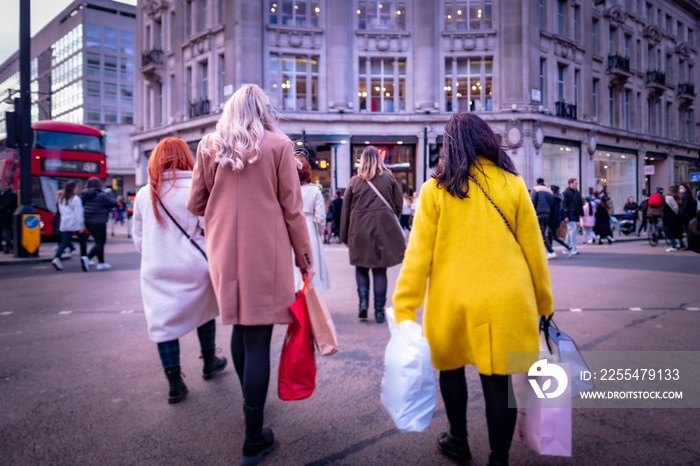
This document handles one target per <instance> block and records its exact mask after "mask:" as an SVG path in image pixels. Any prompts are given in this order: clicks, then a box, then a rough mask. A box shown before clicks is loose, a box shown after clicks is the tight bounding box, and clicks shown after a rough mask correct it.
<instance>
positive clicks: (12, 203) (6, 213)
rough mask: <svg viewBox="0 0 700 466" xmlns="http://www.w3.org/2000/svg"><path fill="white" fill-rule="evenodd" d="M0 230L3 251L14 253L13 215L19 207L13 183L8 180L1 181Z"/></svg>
mask: <svg viewBox="0 0 700 466" xmlns="http://www.w3.org/2000/svg"><path fill="white" fill-rule="evenodd" d="M0 188H2V193H0V230H1V231H2V241H3V243H4V244H3V252H4V253H5V254H14V252H15V248H14V245H13V244H12V241H13V240H12V216H13V215H14V213H15V210H16V209H17V193H15V192H14V191H13V190H12V185H10V183H9V182H8V181H7V180H2V182H0Z"/></svg>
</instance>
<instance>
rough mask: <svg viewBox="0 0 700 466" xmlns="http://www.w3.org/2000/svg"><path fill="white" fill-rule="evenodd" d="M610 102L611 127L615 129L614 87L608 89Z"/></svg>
mask: <svg viewBox="0 0 700 466" xmlns="http://www.w3.org/2000/svg"><path fill="white" fill-rule="evenodd" d="M608 100H609V108H608V110H609V111H610V126H611V127H615V89H613V88H612V87H611V88H609V89H608Z"/></svg>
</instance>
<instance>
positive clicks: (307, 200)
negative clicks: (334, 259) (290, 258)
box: [294, 156, 331, 291]
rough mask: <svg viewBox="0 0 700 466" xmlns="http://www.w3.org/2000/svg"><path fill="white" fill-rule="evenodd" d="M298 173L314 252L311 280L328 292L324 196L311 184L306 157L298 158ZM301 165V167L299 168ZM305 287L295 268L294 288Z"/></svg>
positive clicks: (319, 189)
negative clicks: (324, 234)
mask: <svg viewBox="0 0 700 466" xmlns="http://www.w3.org/2000/svg"><path fill="white" fill-rule="evenodd" d="M296 159H297V172H298V173H299V181H300V182H301V198H302V202H303V211H304V217H305V218H306V227H307V229H308V230H309V240H310V241H311V250H312V252H313V261H314V271H315V272H316V274H315V275H314V278H313V279H312V280H311V286H312V287H314V288H316V289H317V290H318V291H326V290H327V289H328V288H330V287H331V278H330V276H329V274H328V265H327V264H326V254H325V252H324V251H323V230H324V228H325V223H326V207H325V205H324V203H323V194H322V193H321V188H319V187H318V185H316V184H313V183H311V165H310V164H309V161H308V160H306V158H305V157H303V156H302V157H297V158H296ZM299 165H301V167H299ZM303 286H304V278H303V277H302V276H301V272H300V271H299V268H298V267H294V287H295V288H296V289H297V290H299V289H301V288H302V287H303Z"/></svg>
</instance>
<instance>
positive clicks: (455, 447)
mask: <svg viewBox="0 0 700 466" xmlns="http://www.w3.org/2000/svg"><path fill="white" fill-rule="evenodd" d="M437 443H438V448H439V449H440V451H441V452H442V453H443V454H444V455H447V456H449V457H450V458H454V459H456V460H458V461H463V462H465V463H466V462H467V461H470V460H471V459H472V452H471V451H470V450H469V442H468V441H467V437H466V436H465V437H464V438H463V439H458V438H456V437H453V436H451V435H450V434H448V433H447V432H443V433H441V434H440V435H438V438H437Z"/></svg>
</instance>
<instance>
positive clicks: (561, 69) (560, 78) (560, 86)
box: [557, 65, 566, 102]
mask: <svg viewBox="0 0 700 466" xmlns="http://www.w3.org/2000/svg"><path fill="white" fill-rule="evenodd" d="M565 72H566V66H565V65H558V66H557V100H558V101H559V102H564V100H565V99H564V74H565Z"/></svg>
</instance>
